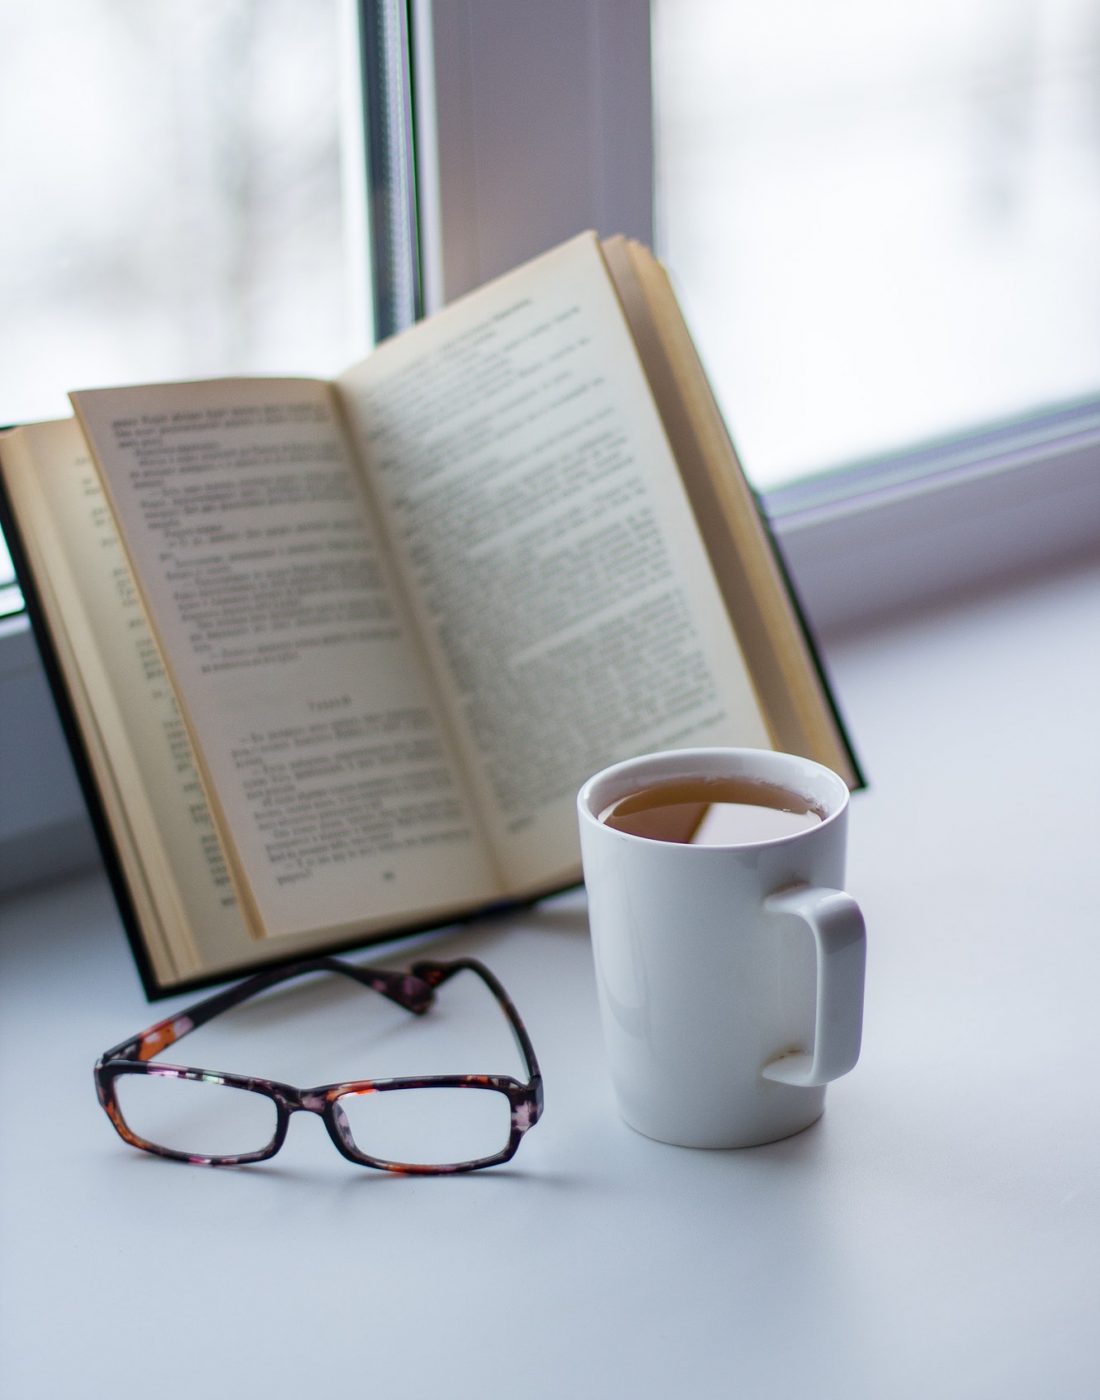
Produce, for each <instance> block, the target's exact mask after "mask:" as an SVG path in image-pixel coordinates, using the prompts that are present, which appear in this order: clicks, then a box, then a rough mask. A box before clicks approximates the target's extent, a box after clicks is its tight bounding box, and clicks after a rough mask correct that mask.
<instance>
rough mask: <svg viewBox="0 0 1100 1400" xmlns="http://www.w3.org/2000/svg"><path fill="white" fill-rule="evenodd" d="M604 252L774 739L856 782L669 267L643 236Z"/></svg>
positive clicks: (780, 745) (616, 242)
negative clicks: (645, 244)
mask: <svg viewBox="0 0 1100 1400" xmlns="http://www.w3.org/2000/svg"><path fill="white" fill-rule="evenodd" d="M604 253H605V256H606V257H607V258H608V264H609V266H610V268H611V272H612V275H613V277H614V278H615V284H616V287H617V289H618V292H619V295H620V297H621V298H622V301H623V306H624V309H625V310H626V313H627V317H628V319H629V320H630V323H631V327H632V329H633V331H634V337H635V341H636V342H637V344H638V346H639V350H640V352H641V354H642V358H643V362H644V364H645V367H646V371H647V374H648V377H649V381H650V387H651V389H652V391H653V394H654V398H655V400H656V402H657V405H658V407H659V409H660V411H661V416H662V419H663V421H664V424H665V430H666V432H668V434H669V437H670V440H671V441H672V442H673V443H674V444H675V450H676V456H677V460H678V462H679V464H680V472H681V476H682V477H683V480H684V484H685V487H686V488H687V491H688V495H689V498H690V499H691V500H692V502H693V504H694V509H695V516H696V519H697V521H698V523H699V529H700V533H701V534H702V536H703V539H704V541H705V542H706V545H707V548H708V550H709V551H710V558H711V561H712V563H713V565H714V570H715V575H716V577H717V579H718V582H719V586H720V587H721V589H722V592H723V596H724V598H725V601H726V606H727V609H728V611H729V614H730V616H731V618H733V619H734V625H735V627H736V629H737V634H738V637H739V638H740V641H741V645H742V648H743V650H744V652H745V655H746V657H747V659H748V662H749V665H750V668H751V675H752V679H753V682H754V685H755V686H756V689H757V693H758V695H759V696H760V698H761V705H762V708H763V710H764V713H765V716H766V718H767V721H768V726H769V729H770V731H771V734H772V739H773V742H774V744H775V747H777V748H781V749H786V750H788V751H789V752H791V753H801V754H805V755H806V756H807V757H809V758H814V759H816V760H817V761H818V762H819V763H824V764H826V765H827V766H828V767H831V768H833V769H835V770H836V772H838V773H840V774H841V775H842V776H843V777H844V779H845V781H847V782H848V784H849V785H850V786H855V785H857V784H858V782H859V775H858V773H857V771H856V769H855V765H854V763H853V760H852V756H851V754H850V752H849V750H848V748H847V746H846V744H845V742H844V737H843V734H842V732H841V729H840V725H839V723H838V721H837V719H836V717H835V716H834V714H833V712H832V710H831V708H830V705H829V698H828V695H827V692H826V689H825V685H824V683H823V682H822V680H821V679H820V677H819V675H818V672H817V668H816V665H815V661H814V657H813V655H812V652H811V650H810V648H809V646H808V644H807V641H806V638H805V636H804V634H803V632H802V628H801V625H800V623H799V619H798V614H797V612H796V611H795V607H794V604H793V602H792V599H791V595H790V593H789V591H788V588H787V585H786V583H785V581H784V579H783V577H782V574H781V573H780V569H779V566H778V563H777V561H776V557H775V553H774V551H773V549H772V546H771V542H770V541H769V539H768V536H767V533H766V531H765V528H764V525H763V523H762V521H761V519H760V516H759V513H758V510H757V506H756V503H755V501H754V499H753V496H752V491H751V489H750V487H749V485H748V482H747V481H746V480H745V477H744V473H743V472H742V470H741V465H740V463H739V461H738V459H737V453H736V451H735V450H734V447H733V444H732V442H731V441H730V438H729V434H728V433H727V432H726V428H725V424H724V422H723V421H722V415H721V413H720V411H719V409H718V405H717V403H716V402H715V399H714V395H713V394H712V392H711V390H710V385H709V384H708V382H707V377H706V374H705V373H704V371H703V367H702V365H701V363H700V361H699V356H698V352H697V351H696V349H695V346H694V343H693V342H692V339H691V336H690V334H689V332H688V329H687V326H686V324H685V323H684V318H683V315H682V314H681V312H680V308H679V305H678V303H677V301H676V296H675V294H674V292H673V290H672V287H671V285H670V283H669V280H668V276H667V274H666V272H665V270H664V268H663V267H662V266H661V265H660V263H658V262H657V260H656V259H655V258H654V257H653V254H652V253H650V252H649V250H648V249H647V248H644V247H642V246H641V245H640V244H638V243H628V242H627V240H625V239H621V238H618V239H612V240H610V242H609V243H608V244H605V245H604Z"/></svg>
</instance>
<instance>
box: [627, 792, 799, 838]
mask: <svg viewBox="0 0 1100 1400" xmlns="http://www.w3.org/2000/svg"><path fill="white" fill-rule="evenodd" d="M824 815H825V814H824V813H823V812H822V811H820V810H819V809H818V808H816V807H814V806H813V804H812V803H811V802H809V801H808V800H807V799H806V798H805V797H802V796H800V795H799V794H798V793H796V792H789V791H787V789H785V788H780V787H772V786H770V785H767V784H764V783H754V782H749V781H747V780H746V779H744V778H678V779H675V780H674V781H671V782H667V783H655V784H654V785H653V786H652V787H647V788H643V789H642V790H641V791H640V792H632V793H630V794H629V795H628V796H626V797H620V798H619V800H618V801H617V802H613V803H611V805H610V806H609V807H605V808H604V810H603V811H602V812H601V813H600V821H601V822H603V823H604V825H605V826H610V827H613V828H614V829H615V830H616V831H625V832H629V833H630V835H632V836H643V837H645V838H646V839H647V840H650V841H672V842H675V843H677V844H679V845H682V846H748V845H753V844H754V843H756V842H759V841H775V840H778V839H779V838H781V837H783V836H793V835H795V834H796V833H797V832H799V831H807V830H809V829H810V828H811V827H815V826H818V825H820V823H821V820H822V818H823V816H824Z"/></svg>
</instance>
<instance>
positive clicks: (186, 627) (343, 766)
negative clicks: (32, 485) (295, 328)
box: [73, 380, 499, 942]
mask: <svg viewBox="0 0 1100 1400" xmlns="http://www.w3.org/2000/svg"><path fill="white" fill-rule="evenodd" d="M73 402H74V404H75V406H76V408H77V412H78V415H79V417H80V419H81V422H82V424H83V426H84V429H85V432H86V434H87V436H88V439H89V442H90V445H91V447H92V450H93V452H94V455H95V457H96V460H97V464H98V466H99V469H100V472H101V474H102V476H103V479H104V483H105V485H106V488H107V491H108V494H109V496H110V499H111V505H112V509H113V512H114V515H115V518H116V521H117V523H118V526H119V530H120V533H121V535H122V538H123V540H124V543H125V546H126V550H127V553H128V555H129V557H130V560H131V563H132V565H133V568H134V573H135V575H136V577H137V578H138V580H139V584H140V587H141V590H142V594H143V599H144V602H145V606H146V609H147V611H148V614H149V616H150V619H151V622H152V624H153V628H154V631H155V633H156V635H157V638H158V641H159V644H160V648H161V651H162V653H163V655H164V657H165V658H166V662H167V665H168V669H169V671H170V674H171V678H172V681H173V684H174V687H175V690H176V692H177V695H178V696H179V699H180V703H181V710H182V712H183V714H184V716H185V717H186V720H187V723H188V727H189V730H190V733H191V737H192V741H193V743H194V747H195V752H196V756H197V758H198V761H199V765H200V770H201V773H202V777H203V781H204V784H205V787H206V790H207V795H208V798H209V799H210V801H211V805H212V808H213V810H214V813H215V816H216V820H217V822H218V825H219V827H220V828H221V830H222V831H223V832H224V833H230V834H231V839H230V840H228V841H227V842H226V851H227V856H228V858H229V861H230V866H231V870H232V873H233V876H234V879H235V881H236V883H237V886H238V894H239V895H240V897H241V903H242V908H243V910H244V914H245V918H246V921H247V922H248V924H249V926H250V929H251V931H252V932H253V934H254V936H257V937H267V938H287V939H288V940H292V941H300V940H302V939H304V940H305V941H306V942H311V941H315V939H316V938H317V937H318V936H326V935H327V936H331V937H336V936H352V935H353V934H354V933H357V932H360V931H362V932H364V933H366V932H370V931H373V930H375V929H377V928H379V927H384V926H388V925H391V924H396V923H402V922H409V923H411V922H415V921H418V920H420V919H426V918H429V917H432V916H433V915H435V914H436V913H439V912H443V911H449V910H452V909H454V910H458V909H461V908H464V907H469V906H471V905H475V904H477V903H480V902H483V901H485V900H487V899H489V898H491V897H493V895H494V894H496V893H498V892H499V887H498V885H497V883H496V881H495V878H494V876H493V873H492V870H491V867H490V863H489V859H488V857H487V855H486V853H485V850H484V846H483V843H482V840H481V838H480V836H479V834H478V831H477V826H476V820H475V818H474V816H473V814H472V812H471V809H470V806H469V804H468V802H467V800H466V798H465V796H464V794H463V791H462V782H461V778H460V775H459V772H458V769H457V766H456V764H455V761H454V759H453V758H452V756H451V754H450V753H449V751H448V748H447V742H446V738H445V732H444V730H443V727H442V725H441V722H440V719H439V715H438V712H437V708H436V702H435V701H434V699H433V696H432V692H431V687H430V684H429V682H428V679H427V676H426V674H425V671H424V669H423V665H422V662H421V659H420V656H419V653H418V647H417V643H416V640H415V637H414V635H413V633H412V631H411V629H410V627H409V623H408V619H407V616H406V614H405V611H404V608H403V605H402V603H401V600H400V595H399V592H398V590H397V589H396V588H395V586H394V583H393V579H392V576H391V572H390V567H389V564H388V561H387V559H386V557H385V554H384V551H383V549H382V546H381V542H380V539H379V534H378V530H377V527H376V524H375V522H374V519H373V517H372V515H371V512H370V510H369V508H368V506H367V503H366V500H365V497H364V495H363V491H362V485H361V482H360V480H359V477H358V474H357V471H356V468H355V466H354V464H353V461H352V459H351V456H350V454H349V452H348V450H347V445H346V442H345V440H344V437H343V429H342V425H341V423H340V422H339V419H338V416H337V414H336V412H335V409H334V405H333V402H332V398H331V394H330V391H329V389H328V387H327V386H326V385H324V384H322V383H320V382H317V381H312V380H219V381H208V382H204V383H194V384H169V385H151V386H144V387H136V388H128V389H117V390H92V391H86V392H81V393H77V394H74V395H73Z"/></svg>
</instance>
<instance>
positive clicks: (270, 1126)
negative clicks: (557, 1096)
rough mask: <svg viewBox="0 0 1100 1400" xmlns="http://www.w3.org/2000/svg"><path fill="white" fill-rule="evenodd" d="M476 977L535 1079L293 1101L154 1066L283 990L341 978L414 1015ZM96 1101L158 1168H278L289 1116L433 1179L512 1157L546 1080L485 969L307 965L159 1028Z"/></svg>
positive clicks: (304, 1095) (376, 1084)
mask: <svg viewBox="0 0 1100 1400" xmlns="http://www.w3.org/2000/svg"><path fill="white" fill-rule="evenodd" d="M462 971H468V972H472V973H475V974H476V975H477V976H478V977H480V978H481V980H482V982H484V983H485V985H486V986H487V987H488V989H489V990H490V992H492V994H493V996H494V997H495V998H496V1000H497V1002H498V1003H499V1004H500V1007H501V1009H502V1010H503V1012H504V1014H505V1016H506V1017H507V1019H508V1023H509V1025H510V1026H511V1028H512V1033H513V1035H514V1037H515V1040H516V1044H517V1046H518V1048H519V1052H520V1055H521V1057H522V1059H523V1061H524V1064H525V1066H526V1070H527V1082H526V1083H520V1082H519V1081H518V1080H517V1079H513V1078H510V1077H509V1076H507V1075H496V1074H453V1075H430V1076H427V1077H419V1078H415V1079H358V1080H352V1081H349V1082H347V1083H342V1084H322V1085H319V1086H318V1087H317V1088H313V1089H296V1088H294V1087H293V1086H292V1085H290V1084H281V1083H277V1082H275V1081H273V1080H268V1079H254V1078H250V1077H244V1076H242V1075H236V1074H222V1073H220V1072H218V1073H211V1072H209V1071H207V1070H203V1069H192V1068H187V1067H184V1066H180V1065H166V1064H159V1063H158V1064H153V1063H151V1061H152V1059H153V1056H154V1055H157V1054H159V1053H160V1052H161V1051H162V1050H165V1049H167V1048H168V1046H169V1045H173V1044H175V1042H176V1041H177V1040H179V1039H180V1038H181V1037H182V1036H185V1035H187V1034H188V1033H189V1032H190V1031H193V1030H196V1029H197V1028H198V1027H199V1026H201V1025H204V1024H205V1023H206V1022H207V1021H209V1020H211V1019H212V1018H213V1017H214V1016H218V1015H220V1014H221V1012H223V1011H228V1010H229V1009H230V1008H231V1007H234V1006H238V1005H239V1004H240V1003H241V1002H243V1001H247V1000H248V998H249V997H254V996H257V995H258V994H259V993H260V992H264V991H266V990H267V989H268V988H269V987H274V986H276V985H278V984H279V983H280V982H286V981H289V980H290V979H291V978H294V977H301V976H304V975H305V974H306V973H310V972H337V973H340V974H341V975H343V976H345V977H350V978H352V979H353V980H354V981H356V982H360V983H362V985H363V986H364V987H369V988H371V989H372V990H373V991H376V992H380V993H381V994H382V995H383V996H384V997H387V998H389V1000H390V1001H393V1002H396V1003H397V1005H398V1006H402V1007H404V1008H405V1010H406V1011H410V1012H412V1013H413V1014H414V1015H417V1016H421V1015H423V1014H424V1013H425V1012H426V1011H427V1010H428V1009H429V1008H430V1007H431V1006H432V1005H433V1003H434V1001H435V991H436V988H437V987H440V986H442V984H443V983H444V982H446V981H448V979H450V978H451V977H453V976H454V975H455V974H456V973H458V972H462ZM95 1082H96V1092H97V1094H98V1096H99V1102H100V1103H101V1104H102V1105H103V1108H104V1110H105V1111H106V1113H107V1116H108V1117H109V1118H110V1120H111V1122H112V1123H113V1124H114V1126H115V1128H116V1130H117V1131H118V1134H119V1136H120V1137H122V1138H123V1139H124V1140H125V1141H126V1142H128V1143H130V1145H131V1146H133V1147H139V1148H142V1149H143V1150H144V1151H146V1152H153V1153H155V1154H156V1155H157V1156H158V1157H171V1158H174V1159H175V1160H176V1161H182V1162H194V1163H198V1164H200V1165H204V1166H242V1165H244V1164H245V1163H249V1162H263V1161H266V1160H267V1158H269V1157H274V1155H275V1153H276V1152H278V1150H279V1148H280V1147H282V1145H283V1142H284V1141H285V1139H286V1131H287V1126H288V1124H289V1122H290V1115H291V1114H292V1113H299V1112H304V1113H316V1114H318V1115H319V1117H321V1118H322V1119H323V1120H324V1123H325V1126H326V1128H328V1131H329V1136H330V1137H331V1138H332V1141H333V1142H334V1143H335V1144H336V1148H337V1150H338V1151H339V1152H340V1153H342V1155H343V1156H345V1157H346V1158H347V1159H348V1160H349V1161H351V1162H357V1163H359V1164H360V1165H361V1166H364V1167H378V1168H380V1169H381V1170H382V1171H390V1172H404V1173H416V1174H420V1175H435V1174H443V1173H450V1172H468V1171H476V1170H477V1169H478V1168H480V1167H492V1166H496V1165H497V1164H498V1163H499V1162H507V1161H508V1160H509V1158H510V1157H512V1156H514V1155H515V1152H516V1149H517V1148H518V1147H519V1143H520V1139H521V1138H522V1137H523V1135H524V1133H525V1132H526V1131H527V1130H528V1128H530V1127H532V1126H533V1125H534V1124H535V1123H537V1122H538V1120H539V1118H540V1116H541V1114H542V1076H541V1074H540V1073H539V1067H538V1062H537V1061H536V1059H535V1052H534V1049H533V1048H532V1045H531V1041H530V1038H529V1037H528V1034H527V1031H526V1029H525V1028H524V1025H523V1022H522V1021H521V1020H520V1018H519V1015H518V1013H517V1011H516V1009H515V1007H514V1006H513V1005H512V1003H511V1001H510V1000H509V998H508V994H507V993H506V992H505V990H504V988H503V987H502V986H501V985H500V983H499V982H498V981H497V979H496V978H495V977H494V976H493V974H492V973H491V972H490V971H489V969H488V968H487V967H485V966H483V964H481V963H480V962H477V961H476V960H475V959H474V958H458V959H455V960H454V961H451V962H418V963H415V964H414V965H413V967H412V968H411V969H410V971H408V972H389V971H386V970H383V969H379V968H371V967H357V966H355V965H354V964H352V963H345V962H341V961H339V960H338V959H336V958H324V957H319V958H310V959H308V960H305V961H302V962H297V963H294V964H292V965H291V966H289V967H283V968H276V969H272V970H271V971H267V972H261V973H257V974H256V976H254V977H250V978H248V979H247V980H246V981H244V982H241V983H239V984H238V985H237V986H235V987H231V988H229V989H228V990H227V991H223V992H218V993H216V994H215V995H214V996H211V997H207V998H206V999H205V1000H204V1001H200V1002H197V1003H196V1004H195V1005H194V1006H192V1007H189V1008H188V1009H187V1010H186V1011H182V1012H179V1013H178V1014H177V1015H175V1016H170V1017H169V1018H168V1019H167V1020H164V1021H159V1022H158V1023H157V1024H156V1025H155V1026H151V1027H150V1028H149V1030H147V1031H142V1032H141V1034H140V1035H137V1036H134V1037H132V1038H131V1039H130V1040H125V1041H123V1042H122V1044H121V1045H116V1046H115V1047H114V1048H113V1049H111V1050H108V1051H107V1052H106V1053H105V1054H104V1055H102V1056H101V1057H100V1059H99V1060H98V1061H97V1063H96V1067H95Z"/></svg>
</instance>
